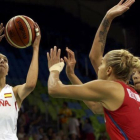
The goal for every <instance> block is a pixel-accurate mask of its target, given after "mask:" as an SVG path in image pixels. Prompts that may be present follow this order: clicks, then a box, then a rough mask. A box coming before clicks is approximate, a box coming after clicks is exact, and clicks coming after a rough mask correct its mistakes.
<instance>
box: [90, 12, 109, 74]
mask: <svg viewBox="0 0 140 140" xmlns="http://www.w3.org/2000/svg"><path fill="white" fill-rule="evenodd" d="M111 23H112V18H110V17H109V15H108V14H106V15H105V17H104V19H103V20H102V22H101V24H100V26H99V28H98V30H97V32H96V35H95V38H94V41H93V45H92V48H91V50H90V54H89V57H90V60H91V63H92V65H93V67H94V69H95V71H96V73H97V71H98V67H99V65H100V63H101V59H102V57H103V53H104V48H105V43H106V38H107V34H108V31H109V29H110V25H111Z"/></svg>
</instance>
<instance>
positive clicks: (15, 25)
mask: <svg viewBox="0 0 140 140" xmlns="http://www.w3.org/2000/svg"><path fill="white" fill-rule="evenodd" d="M20 19H22V18H20ZM13 21H14V25H15V19H14V18H13ZM23 21H24V20H23ZM24 23H25V22H24ZM15 29H16V31H17V34H18V36H19V38H20V41H21V42H22V44H23V45H24V46H26V45H25V44H24V42H23V41H22V39H21V37H20V35H19V33H18V30H17V27H16V25H15Z"/></svg>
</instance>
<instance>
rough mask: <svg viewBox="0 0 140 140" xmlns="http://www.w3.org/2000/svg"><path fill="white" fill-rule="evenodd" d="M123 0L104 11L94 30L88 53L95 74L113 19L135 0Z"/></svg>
mask: <svg viewBox="0 0 140 140" xmlns="http://www.w3.org/2000/svg"><path fill="white" fill-rule="evenodd" d="M123 2H124V0H121V1H120V2H119V3H118V4H117V5H115V6H114V7H113V8H111V9H110V10H109V11H108V12H107V13H106V15H105V17H104V19H103V20H102V22H101V24H100V26H99V28H98V30H97V32H96V35H95V38H94V41H93V45H92V48H91V50H90V54H89V58H90V61H91V63H92V65H93V67H94V70H95V72H96V74H97V73H98V67H99V65H100V63H101V60H102V57H103V53H104V48H105V44H106V38H107V34H108V31H109V29H110V25H111V23H112V21H113V19H114V18H116V17H118V16H120V15H122V14H123V13H124V12H126V11H127V10H128V9H129V8H130V6H131V5H132V4H133V3H134V2H135V0H126V1H125V2H124V3H123Z"/></svg>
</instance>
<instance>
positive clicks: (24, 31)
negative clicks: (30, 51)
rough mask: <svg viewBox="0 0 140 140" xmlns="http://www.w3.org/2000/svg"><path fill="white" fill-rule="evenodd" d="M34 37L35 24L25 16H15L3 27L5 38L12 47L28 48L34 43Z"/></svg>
mask: <svg viewBox="0 0 140 140" xmlns="http://www.w3.org/2000/svg"><path fill="white" fill-rule="evenodd" d="M35 36H36V33H35V22H34V21H33V20H32V19H31V18H29V17H27V16H23V15H19V16H15V17H13V18H11V19H10V20H9V21H8V23H7V24H6V26H5V38H6V40H7V42H8V43H9V44H10V45H11V46H13V47H16V48H26V47H29V46H30V45H32V43H33V42H34V40H35Z"/></svg>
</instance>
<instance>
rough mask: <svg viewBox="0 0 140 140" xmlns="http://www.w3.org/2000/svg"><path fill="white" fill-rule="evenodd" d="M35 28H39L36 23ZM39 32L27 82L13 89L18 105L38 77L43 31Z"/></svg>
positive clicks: (34, 44) (31, 88)
mask: <svg viewBox="0 0 140 140" xmlns="http://www.w3.org/2000/svg"><path fill="white" fill-rule="evenodd" d="M35 28H36V29H37V28H38V29H39V26H38V25H37V24H36V25H35ZM37 32H39V35H38V36H37V35H36V38H35V41H34V43H33V56H32V60H31V64H30V68H29V71H28V74H27V77H26V83H24V84H23V85H18V86H15V87H14V88H13V91H14V93H15V96H16V99H17V103H18V106H19V107H20V106H21V103H22V101H23V100H24V99H25V98H26V97H27V96H28V95H29V94H30V93H31V92H32V91H33V90H34V88H35V86H36V83H37V78H38V55H39V45H40V39H41V33H40V31H36V33H37Z"/></svg>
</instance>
